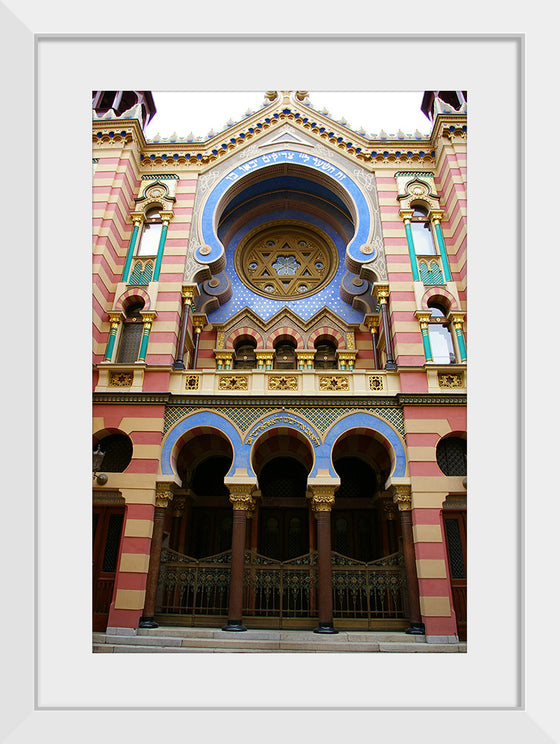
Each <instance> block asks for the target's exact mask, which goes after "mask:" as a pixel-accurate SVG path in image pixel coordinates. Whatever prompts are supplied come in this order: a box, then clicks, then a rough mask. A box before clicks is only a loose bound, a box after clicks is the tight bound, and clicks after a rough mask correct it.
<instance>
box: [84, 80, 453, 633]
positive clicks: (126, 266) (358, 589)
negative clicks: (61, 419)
mask: <svg viewBox="0 0 560 744" xmlns="http://www.w3.org/2000/svg"><path fill="white" fill-rule="evenodd" d="M364 95H365V94H364ZM263 99H264V100H263V104H262V106H261V108H259V109H258V110H257V111H254V112H251V111H247V113H246V115H245V116H244V118H243V119H242V120H241V121H238V122H231V121H230V122H229V123H228V125H227V127H226V128H225V129H224V130H223V131H220V132H219V133H217V134H215V133H213V132H211V133H210V134H209V135H208V137H206V138H202V137H198V138H196V137H192V136H189V137H177V136H175V135H174V136H173V137H170V138H166V139H163V138H160V137H157V138H155V139H151V140H150V139H146V137H145V134H144V129H145V126H146V124H147V122H148V121H149V120H150V118H151V117H152V116H153V115H154V114H155V109H156V106H157V95H152V94H151V93H149V92H140V91H125V92H122V91H121V92H115V91H97V92H95V93H94V94H93V122H92V125H93V449H94V468H93V469H94V472H93V531H94V541H93V564H94V567H93V628H94V629H95V630H106V629H107V628H109V629H119V628H127V629H136V628H138V627H145V628H150V627H156V626H157V625H161V626H164V625H198V626H205V627H215V628H223V629H224V631H226V632H227V631H237V632H240V631H243V630H244V629H245V628H300V629H308V630H309V631H315V632H320V633H336V632H337V631H338V630H345V629H363V630H402V631H405V632H408V633H412V634H418V635H425V637H426V640H427V641H438V642H449V643H454V642H457V640H458V639H461V640H463V639H465V638H466V621H467V615H466V591H467V589H466V587H467V577H466V567H467V563H466V506H467V492H466V451H467V449H466V388H467V314H466V310H467V293H466V289H467V288H466V283H467V272H466V242H467V232H466V178H467V176H466V165H467V161H466V140H467V115H466V94H465V93H464V92H462V91H429V92H426V93H425V94H424V98H423V100H422V108H423V109H424V111H425V113H426V117H427V118H426V129H427V130H429V134H421V133H419V132H415V133H403V132H401V131H398V132H397V133H395V134H385V133H384V132H382V133H380V134H375V135H371V134H368V133H366V132H365V131H353V130H352V129H351V128H350V127H349V126H348V124H347V123H346V122H345V121H344V120H342V121H335V120H334V119H333V118H332V117H331V116H330V115H329V114H328V113H327V112H326V111H318V110H316V109H315V108H314V107H313V97H312V95H308V93H307V92H305V91H269V92H267V93H266V94H264V95H263ZM420 99H421V96H419V100H420ZM180 126H182V125H181V123H178V128H179V127H180ZM188 127H189V124H188V122H184V129H185V130H188Z"/></svg>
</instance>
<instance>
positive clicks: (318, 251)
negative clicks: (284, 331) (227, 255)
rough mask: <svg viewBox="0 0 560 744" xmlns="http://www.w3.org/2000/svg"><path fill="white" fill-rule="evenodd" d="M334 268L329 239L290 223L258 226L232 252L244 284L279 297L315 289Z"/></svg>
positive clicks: (306, 293)
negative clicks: (234, 251)
mask: <svg viewBox="0 0 560 744" xmlns="http://www.w3.org/2000/svg"><path fill="white" fill-rule="evenodd" d="M337 267H338V253H337V250H336V247H335V246H334V244H332V241H331V240H330V238H328V237H327V236H326V235H324V234H319V233H317V232H315V231H313V230H309V229H307V228H306V227H303V226H300V225H298V224H293V223H289V224H285V223H280V224H278V223H274V225H270V224H268V225H266V226H265V227H259V228H258V229H257V230H256V231H252V232H250V233H249V235H248V236H247V238H246V239H245V240H244V241H243V242H242V243H241V244H240V246H239V248H238V249H237V251H236V254H235V268H236V271H237V273H238V275H239V277H240V278H241V280H242V281H243V282H244V284H246V285H247V286H248V287H249V288H250V289H251V290H253V291H254V292H257V293H258V294H260V295H263V296H265V297H271V298H273V299H278V300H284V299H288V298H294V299H295V298H300V297H307V296H309V295H312V294H314V293H315V292H318V291H319V290H320V289H322V288H323V287H324V286H326V284H328V282H329V281H330V280H331V279H332V278H333V276H334V274H335V273H336V269H337Z"/></svg>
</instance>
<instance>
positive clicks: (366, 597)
mask: <svg viewBox="0 0 560 744" xmlns="http://www.w3.org/2000/svg"><path fill="white" fill-rule="evenodd" d="M332 587H333V615H334V619H335V624H337V625H343V622H341V621H349V622H352V623H353V624H355V623H356V621H359V620H367V621H368V623H369V622H373V621H376V620H385V621H387V620H405V619H406V618H407V617H408V596H407V586H406V575H405V570H404V557H403V555H402V553H393V554H392V555H387V556H385V557H384V558H379V559H378V560H376V561H370V562H369V563H362V562H361V561H355V560H353V559H352V558H348V557H347V556H344V555H340V553H333V554H332ZM337 621H338V622H337Z"/></svg>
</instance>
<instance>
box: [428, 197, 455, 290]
mask: <svg viewBox="0 0 560 744" xmlns="http://www.w3.org/2000/svg"><path fill="white" fill-rule="evenodd" d="M442 219H443V210H442V209H432V210H430V220H431V221H432V224H433V226H434V230H435V233H436V238H437V242H438V247H439V253H440V256H441V264H442V266H443V277H444V279H445V281H446V282H450V281H452V279H453V277H452V276H451V269H450V268H449V260H448V258H447V251H446V249H445V243H444V241H443V233H442V231H441V221H442Z"/></svg>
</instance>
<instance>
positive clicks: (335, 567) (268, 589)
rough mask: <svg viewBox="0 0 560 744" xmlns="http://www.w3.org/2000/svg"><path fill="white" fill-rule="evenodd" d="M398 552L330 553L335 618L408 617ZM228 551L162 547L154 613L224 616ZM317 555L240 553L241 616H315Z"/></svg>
mask: <svg viewBox="0 0 560 744" xmlns="http://www.w3.org/2000/svg"><path fill="white" fill-rule="evenodd" d="M403 564H404V561H403V556H402V554H401V553H394V554H393V555H389V556H385V557H384V558H380V559H378V560H376V561H371V562H369V563H363V562H361V561H356V560H353V559H352V558H348V557H347V556H344V555H341V554H340V553H332V590H333V614H334V618H335V619H336V618H338V619H340V620H367V621H369V620H376V619H380V620H386V619H397V620H398V619H405V618H406V617H408V604H407V589H406V577H405V572H404V565H403ZM230 565H231V550H228V551H225V552H223V553H218V554H217V555H213V556H208V557H206V558H202V559H196V558H192V557H190V556H186V555H182V554H181V553H177V552H176V551H174V550H170V549H165V550H163V551H162V554H161V564H160V575H159V584H158V593H157V601H156V613H157V614H160V615H166V614H175V615H184V616H188V615H191V616H192V617H193V618H194V617H195V616H201V615H209V616H212V615H214V616H216V615H219V616H227V614H228V604H229V579H230ZM317 590H318V577H317V553H316V552H311V553H307V554H306V555H302V556H299V557H297V558H292V559H291V560H289V561H278V560H275V559H273V558H268V557H266V556H263V555H259V554H258V553H255V552H252V551H251V552H249V551H246V552H245V571H244V575H243V615H244V616H247V617H254V618H278V619H279V620H282V619H286V620H295V619H300V618H301V619H304V618H313V617H316V616H317V599H318V598H317Z"/></svg>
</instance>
